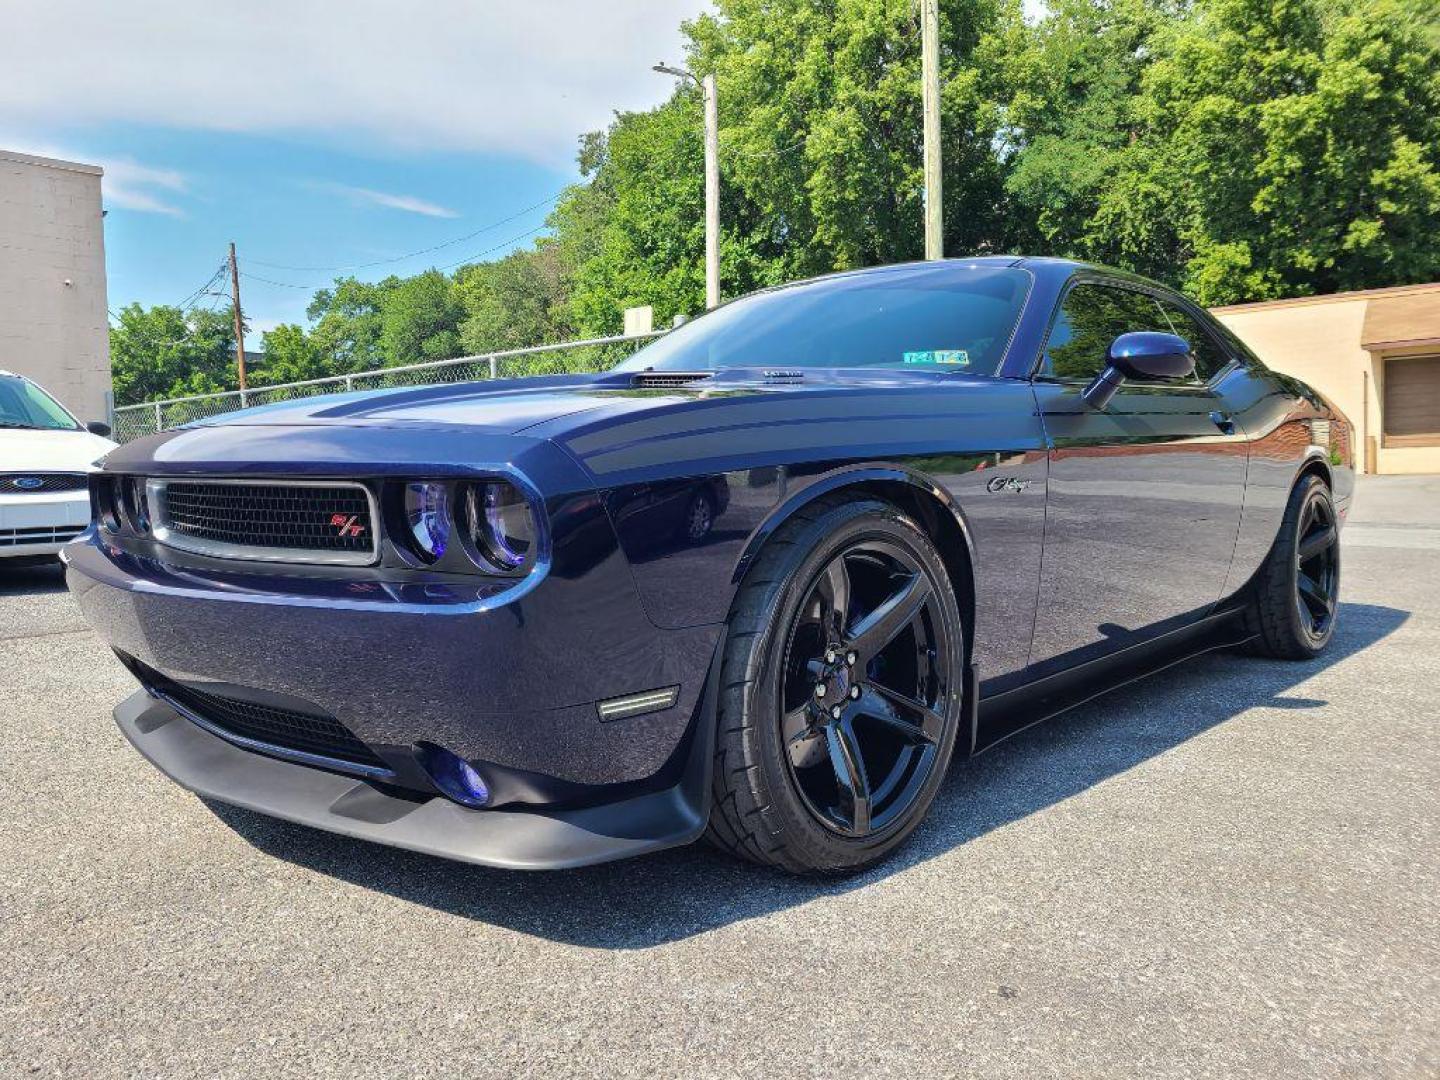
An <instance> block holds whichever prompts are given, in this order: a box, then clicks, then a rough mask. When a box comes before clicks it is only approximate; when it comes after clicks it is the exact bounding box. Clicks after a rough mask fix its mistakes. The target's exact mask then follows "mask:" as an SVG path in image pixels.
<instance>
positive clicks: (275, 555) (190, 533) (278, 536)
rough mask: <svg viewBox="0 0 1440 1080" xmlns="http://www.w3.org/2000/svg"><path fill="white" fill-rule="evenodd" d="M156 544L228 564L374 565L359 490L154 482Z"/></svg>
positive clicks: (365, 503)
mask: <svg viewBox="0 0 1440 1080" xmlns="http://www.w3.org/2000/svg"><path fill="white" fill-rule="evenodd" d="M152 491H153V492H154V493H155V495H156V496H158V497H154V496H152V500H151V501H152V505H154V506H155V507H156V516H157V522H156V536H157V537H159V538H160V539H161V540H162V541H163V542H165V543H167V544H169V545H170V546H172V547H178V548H185V549H187V550H190V551H197V552H200V553H202V554H210V555H217V556H221V557H229V558H251V559H281V560H291V561H296V562H343V563H352V564H364V563H369V562H373V561H374V556H375V532H374V530H375V522H374V520H373V513H372V510H371V501H370V495H369V492H367V491H366V489H365V488H364V487H362V486H361V485H359V484H347V483H314V482H302V481H288V482H286V481H275V482H256V483H251V482H238V481H237V482H230V481H203V482H202V481H190V480H183V481H182V480H161V481H152Z"/></svg>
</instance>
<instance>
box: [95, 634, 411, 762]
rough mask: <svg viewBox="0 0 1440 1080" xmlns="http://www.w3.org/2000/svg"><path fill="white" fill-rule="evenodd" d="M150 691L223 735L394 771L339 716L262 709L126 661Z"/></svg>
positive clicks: (132, 660) (262, 706) (293, 710)
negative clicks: (225, 733)
mask: <svg viewBox="0 0 1440 1080" xmlns="http://www.w3.org/2000/svg"><path fill="white" fill-rule="evenodd" d="M121 659H122V660H124V661H126V665H127V666H128V667H129V668H130V669H131V670H132V671H134V672H135V675H136V677H138V678H139V679H140V680H141V681H142V682H143V683H145V685H147V686H148V687H150V688H151V689H152V690H155V691H157V692H158V693H160V694H162V695H164V696H165V697H167V698H169V699H170V700H171V701H172V702H174V703H175V704H176V705H179V706H180V707H181V708H183V709H186V710H188V711H189V712H192V713H194V714H195V715H196V716H198V717H199V718H200V719H201V720H204V721H206V722H207V723H209V724H212V725H213V726H215V727H216V728H219V729H220V730H221V731H225V732H229V733H230V734H232V735H238V736H240V737H241V738H242V739H250V740H251V741H253V742H258V743H264V744H266V745H268V746H274V747H277V748H279V749H282V750H299V751H301V752H302V753H306V754H318V755H320V756H321V757H327V758H334V759H335V760H337V761H345V762H349V763H351V764H353V765H363V766H365V767H366V768H371V769H383V770H385V771H387V772H388V771H390V767H389V766H388V765H386V764H385V762H384V761H382V760H381V759H380V758H379V757H378V756H376V754H375V752H374V751H372V750H371V749H370V748H369V747H368V746H366V745H365V744H364V743H363V742H361V741H360V740H359V739H358V738H356V737H355V735H354V734H353V733H352V732H351V731H350V729H349V728H347V727H345V725H344V724H342V723H340V721H338V720H336V719H335V718H334V717H333V716H327V715H325V713H323V712H321V711H320V710H319V709H315V710H314V711H313V712H311V711H300V710H296V709H280V708H275V707H274V706H271V705H261V704H258V703H256V702H253V701H243V700H241V699H239V698H235V697H228V696H226V695H223V694H216V693H213V692H211V691H209V690H201V689H199V688H198V687H196V686H191V685H186V684H184V683H177V682H175V681H174V680H173V679H169V678H167V677H165V676H164V675H161V674H160V673H159V672H158V671H156V670H154V669H153V668H150V667H147V666H146V665H144V664H142V663H140V662H139V661H138V660H134V659H132V658H130V657H126V656H123V655H122V656H121Z"/></svg>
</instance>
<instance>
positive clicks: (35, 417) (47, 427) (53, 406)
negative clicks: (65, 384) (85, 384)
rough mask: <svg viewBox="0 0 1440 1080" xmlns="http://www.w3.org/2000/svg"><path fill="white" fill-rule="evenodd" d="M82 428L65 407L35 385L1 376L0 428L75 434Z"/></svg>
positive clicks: (15, 378)
mask: <svg viewBox="0 0 1440 1080" xmlns="http://www.w3.org/2000/svg"><path fill="white" fill-rule="evenodd" d="M79 427H80V425H79V424H77V423H76V422H75V418H74V417H73V416H71V415H70V414H69V413H68V412H66V411H65V407H64V406H63V405H61V404H60V403H59V402H58V401H56V400H55V399H54V398H52V397H51V396H50V395H49V394H47V393H45V391H44V390H41V389H40V388H39V387H38V386H36V385H35V384H34V383H32V382H30V381H29V380H27V379H22V378H19V377H18V376H15V375H0V428H36V429H38V430H40V431H75V430H77V429H78V428H79Z"/></svg>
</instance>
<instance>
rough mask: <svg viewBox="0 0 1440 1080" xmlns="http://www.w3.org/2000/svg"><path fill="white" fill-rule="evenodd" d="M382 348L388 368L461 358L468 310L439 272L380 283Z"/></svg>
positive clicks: (453, 286) (428, 271) (452, 284)
mask: <svg viewBox="0 0 1440 1080" xmlns="http://www.w3.org/2000/svg"><path fill="white" fill-rule="evenodd" d="M381 284H382V286H383V287H384V293H383V295H382V300H381V303H380V346H381V350H382V352H383V353H384V356H385V366H386V367H398V366H401V365H404V364H419V363H423V362H424V361H426V360H448V359H450V358H451V357H454V356H459V355H460V353H461V350H460V323H461V322H462V321H463V320H464V318H465V308H464V307H463V305H462V304H461V303H460V298H459V297H458V296H457V295H456V292H455V283H454V282H453V281H451V280H450V278H448V277H446V276H445V275H444V274H442V273H441V272H440V271H439V270H426V271H425V272H424V273H421V274H416V275H415V276H414V277H408V278H398V279H397V278H389V279H387V280H386V281H384V282H382V283H381Z"/></svg>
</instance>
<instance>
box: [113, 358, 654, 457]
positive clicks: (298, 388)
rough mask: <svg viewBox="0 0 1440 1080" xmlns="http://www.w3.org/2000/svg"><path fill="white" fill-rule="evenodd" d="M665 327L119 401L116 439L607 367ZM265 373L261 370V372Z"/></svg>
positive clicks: (134, 437)
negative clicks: (266, 411) (329, 399)
mask: <svg viewBox="0 0 1440 1080" xmlns="http://www.w3.org/2000/svg"><path fill="white" fill-rule="evenodd" d="M663 333H664V331H657V332H656V333H653V334H635V335H631V336H628V337H625V336H621V337H604V338H588V339H586V340H584V341H565V342H561V343H559V344H556V345H536V346H533V347H531V348H528V349H507V350H505V351H503V352H494V353H485V354H483V355H480V356H459V357H456V358H455V359H454V360H437V361H434V362H432V363H427V364H406V365H405V366H403V367H391V368H380V369H378V370H376V371H357V372H355V373H354V374H351V375H332V376H329V377H327V378H324V379H307V380H306V381H304V382H293V383H276V384H275V385H273V386H252V387H250V388H249V389H246V390H229V391H226V392H225V393H221V394H201V395H199V396H196V397H183V398H169V399H167V400H164V401H148V402H146V403H145V404H143V405H121V406H118V407H117V408H116V409H115V423H114V425H113V426H114V429H115V431H114V436H113V437H114V439H115V440H116V441H117V442H122V443H123V442H129V441H130V440H131V439H138V438H140V437H141V436H142V435H153V434H155V433H156V432H157V431H168V430H169V429H170V428H174V427H179V426H180V425H182V424H188V423H190V422H191V421H192V420H203V419H205V418H206V417H209V416H220V415H221V414H223V413H229V412H236V411H237V410H240V409H251V408H254V407H256V406H257V405H273V404H275V403H276V402H279V401H295V400H297V399H299V398H307V397H318V396H320V395H321V394H339V393H345V392H347V391H351V390H377V389H380V388H381V387H389V386H428V385H434V384H440V383H459V382H474V381H477V380H481V379H496V378H502V377H504V378H516V377H519V376H522V375H560V374H567V373H574V372H593V371H606V370H608V369H609V368H612V367H614V366H615V365H616V364H618V363H619V362H620V361H621V360H624V359H626V358H627V357H629V356H630V355H631V354H632V353H634V352H635V351H636V350H638V349H639V347H640V346H641V345H643V344H645V343H646V342H647V341H650V340H652V339H654V338H657V337H659V336H660V335H661V334H663ZM261 374H262V375H263V373H261Z"/></svg>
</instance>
